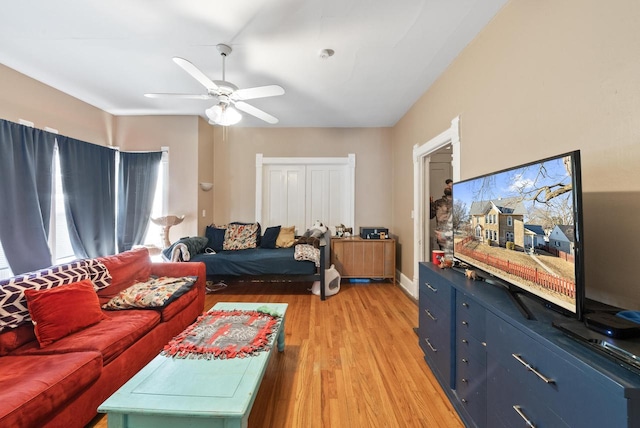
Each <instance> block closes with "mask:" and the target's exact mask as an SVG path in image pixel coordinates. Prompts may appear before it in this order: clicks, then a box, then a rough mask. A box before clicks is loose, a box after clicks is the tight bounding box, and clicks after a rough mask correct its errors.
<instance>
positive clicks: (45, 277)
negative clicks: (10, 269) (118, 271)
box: [0, 260, 90, 331]
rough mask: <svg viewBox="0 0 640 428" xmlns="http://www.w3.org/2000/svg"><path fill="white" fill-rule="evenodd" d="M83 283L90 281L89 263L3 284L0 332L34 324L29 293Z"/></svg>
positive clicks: (0, 285)
mask: <svg viewBox="0 0 640 428" xmlns="http://www.w3.org/2000/svg"><path fill="white" fill-rule="evenodd" d="M83 279H90V275H89V271H88V270H87V267H86V262H85V261H84V260H76V261H73V262H71V263H67V264H63V265H58V266H52V267H50V268H47V269H42V270H39V271H36V272H29V273H25V274H22V275H18V276H14V277H13V278H9V279H5V280H3V281H0V331H2V330H4V329H7V328H16V327H18V326H19V325H20V324H23V323H25V322H28V321H31V317H30V315H29V309H28V308H27V299H26V297H25V295H24V291H25V290H27V289H33V290H45V289H50V288H53V287H58V286H60V285H66V284H71V283H74V282H79V281H82V280H83Z"/></svg>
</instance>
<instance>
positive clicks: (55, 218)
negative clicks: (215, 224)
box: [0, 145, 169, 280]
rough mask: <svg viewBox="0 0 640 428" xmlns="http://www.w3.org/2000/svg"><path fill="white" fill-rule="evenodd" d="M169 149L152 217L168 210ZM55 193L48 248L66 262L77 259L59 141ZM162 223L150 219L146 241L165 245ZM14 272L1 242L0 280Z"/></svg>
mask: <svg viewBox="0 0 640 428" xmlns="http://www.w3.org/2000/svg"><path fill="white" fill-rule="evenodd" d="M168 155H169V153H168V150H167V149H166V148H164V147H163V153H162V162H160V166H159V168H160V171H159V173H158V183H157V186H156V194H155V197H154V201H153V207H152V209H151V217H159V216H162V215H164V214H163V213H166V211H167V210H166V204H167V191H168V186H167V183H168V180H167V177H168V174H169V156H168ZM53 163H54V164H53V174H54V177H53V197H52V201H51V219H50V222H49V248H50V249H51V259H52V260H53V264H60V263H65V262H68V261H71V260H74V259H76V258H77V257H76V255H75V254H74V252H73V247H72V246H71V238H70V237H69V230H68V228H67V216H66V213H65V206H64V192H63V190H62V176H61V174H60V158H59V156H58V147H57V145H56V148H55V151H54V156H53ZM161 232H162V230H161V227H160V226H157V225H155V224H153V223H152V222H149V229H148V230H147V235H146V237H145V241H144V243H145V244H155V245H159V246H160V247H162V240H161ZM12 276H13V272H12V271H11V268H10V267H9V262H8V261H7V258H6V256H5V252H4V249H3V248H2V245H1V244H0V280H1V279H6V278H11V277H12Z"/></svg>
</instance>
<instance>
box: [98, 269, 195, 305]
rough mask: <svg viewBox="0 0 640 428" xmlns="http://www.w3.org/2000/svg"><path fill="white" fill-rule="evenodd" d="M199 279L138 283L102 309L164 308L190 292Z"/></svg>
mask: <svg viewBox="0 0 640 428" xmlns="http://www.w3.org/2000/svg"><path fill="white" fill-rule="evenodd" d="M197 279H198V277H196V276H184V277H180V278H171V277H166V276H161V277H159V278H151V279H150V280H149V281H145V282H136V283H135V284H133V285H132V286H130V287H129V288H126V289H124V290H122V291H121V292H120V293H118V295H117V296H115V297H114V298H113V299H111V300H109V302H107V303H106V304H104V305H102V308H103V309H108V310H112V311H117V310H120V309H141V308H162V307H164V306H167V305H168V304H169V303H171V302H173V301H174V300H175V299H177V298H178V297H180V296H182V295H183V294H184V293H186V292H187V291H189V290H190V289H191V287H192V286H193V284H195V283H196V281H197Z"/></svg>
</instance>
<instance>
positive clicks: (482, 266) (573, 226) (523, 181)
mask: <svg viewBox="0 0 640 428" xmlns="http://www.w3.org/2000/svg"><path fill="white" fill-rule="evenodd" d="M452 211H453V215H452V220H453V257H454V259H455V260H456V261H457V262H462V263H463V264H466V265H469V266H470V267H471V268H474V269H478V270H480V271H481V272H482V275H481V276H482V277H484V278H486V280H488V281H491V280H493V279H495V280H496V281H495V282H497V283H499V284H501V285H504V286H505V287H506V288H507V289H509V290H510V291H512V292H516V293H527V294H529V295H531V296H533V297H534V298H536V299H537V300H540V301H542V303H543V304H544V305H545V306H546V307H549V308H550V309H554V310H558V311H559V312H562V313H564V314H566V315H569V316H571V317H575V318H577V319H582V311H583V301H584V288H585V287H584V285H585V282H584V251H583V239H584V238H583V233H582V231H583V227H582V190H581V178H580V151H573V152H569V153H564V154H561V155H557V156H553V157H549V158H546V159H540V160H536V161H534V162H530V163H527V164H524V165H519V166H515V167H512V168H508V169H505V170H501V171H496V172H492V173H490V174H486V175H483V176H480V177H475V178H471V179H468V180H464V181H460V182H456V183H454V184H453V210H452ZM525 315H526V314H525Z"/></svg>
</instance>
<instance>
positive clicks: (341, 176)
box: [306, 165, 349, 230]
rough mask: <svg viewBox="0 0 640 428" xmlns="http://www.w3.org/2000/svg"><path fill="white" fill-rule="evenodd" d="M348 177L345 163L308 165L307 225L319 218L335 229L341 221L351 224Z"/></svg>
mask: <svg viewBox="0 0 640 428" xmlns="http://www.w3.org/2000/svg"><path fill="white" fill-rule="evenodd" d="M346 177H347V169H346V167H345V166H343V165H308V166H307V189H306V194H307V201H306V202H307V204H306V221H307V225H312V224H313V223H315V222H316V221H317V220H319V221H321V222H322V223H324V225H325V226H327V227H330V228H331V229H332V230H333V228H334V227H335V226H337V225H339V224H341V223H342V224H345V225H347V224H349V217H348V210H347V207H348V204H347V186H345V181H346Z"/></svg>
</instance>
